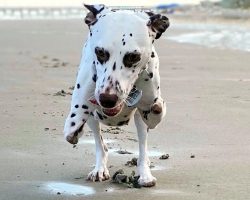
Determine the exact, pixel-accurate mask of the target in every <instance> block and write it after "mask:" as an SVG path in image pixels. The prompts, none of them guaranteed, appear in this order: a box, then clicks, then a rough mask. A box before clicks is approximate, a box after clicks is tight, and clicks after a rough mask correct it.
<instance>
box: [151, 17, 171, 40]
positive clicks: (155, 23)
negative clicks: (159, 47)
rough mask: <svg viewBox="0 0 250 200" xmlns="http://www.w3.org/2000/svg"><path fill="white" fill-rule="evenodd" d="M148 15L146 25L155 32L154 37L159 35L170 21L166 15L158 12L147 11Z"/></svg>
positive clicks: (156, 37)
mask: <svg viewBox="0 0 250 200" xmlns="http://www.w3.org/2000/svg"><path fill="white" fill-rule="evenodd" d="M147 14H148V15H149V21H148V24H147V25H148V27H150V28H151V30H152V31H153V32H155V33H156V36H155V39H158V38H160V37H161V34H162V33H164V32H165V31H166V29H167V28H168V27H169V25H170V23H169V20H168V18H167V17H166V16H164V15H160V14H156V15H155V14H153V13H147Z"/></svg>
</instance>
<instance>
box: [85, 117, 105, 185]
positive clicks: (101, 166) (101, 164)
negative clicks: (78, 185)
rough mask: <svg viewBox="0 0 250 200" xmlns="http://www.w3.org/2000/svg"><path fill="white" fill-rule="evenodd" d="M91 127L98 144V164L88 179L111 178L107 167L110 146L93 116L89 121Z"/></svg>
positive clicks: (102, 179)
mask: <svg viewBox="0 0 250 200" xmlns="http://www.w3.org/2000/svg"><path fill="white" fill-rule="evenodd" d="M87 124H88V126H89V128H90V129H91V130H92V131H93V134H94V138H95V146H96V164H95V168H94V170H93V171H91V172H90V173H89V174H88V177H87V180H91V181H105V180H107V179H109V178H110V175H109V171H108V168H107V161H108V148H107V146H106V145H105V144H104V141H103V138H102V136H101V130H100V124H99V122H98V121H97V120H95V119H94V118H93V117H90V118H89V119H88V121H87Z"/></svg>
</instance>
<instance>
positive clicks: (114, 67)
mask: <svg viewBox="0 0 250 200" xmlns="http://www.w3.org/2000/svg"><path fill="white" fill-rule="evenodd" d="M115 69H116V62H115V63H114V65H113V71H115Z"/></svg>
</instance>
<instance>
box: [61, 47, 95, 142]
mask: <svg viewBox="0 0 250 200" xmlns="http://www.w3.org/2000/svg"><path fill="white" fill-rule="evenodd" d="M90 52H91V51H90V49H89V45H87V46H86V48H84V51H83V55H82V58H81V64H80V67H79V71H78V75H77V80H76V83H75V87H74V91H73V95H72V100H71V109H70V113H69V115H68V117H67V119H66V121H65V125H64V137H65V139H66V140H67V141H68V142H69V143H71V144H76V143H77V142H78V139H79V138H80V137H81V136H82V129H83V126H84V124H85V122H86V121H87V119H88V118H89V116H90V115H91V113H92V111H93V110H94V107H93V105H92V104H91V103H90V102H89V98H91V97H92V96H93V95H94V90H95V81H96V69H95V65H94V63H93V58H92V55H91V54H90Z"/></svg>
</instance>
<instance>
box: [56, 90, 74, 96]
mask: <svg viewBox="0 0 250 200" xmlns="http://www.w3.org/2000/svg"><path fill="white" fill-rule="evenodd" d="M66 95H72V93H71V92H65V91H64V90H60V91H58V92H56V93H54V95H53V96H62V97H65V96H66Z"/></svg>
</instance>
